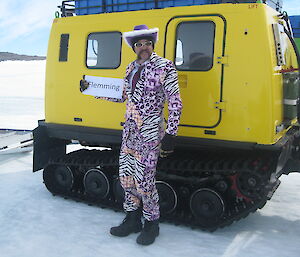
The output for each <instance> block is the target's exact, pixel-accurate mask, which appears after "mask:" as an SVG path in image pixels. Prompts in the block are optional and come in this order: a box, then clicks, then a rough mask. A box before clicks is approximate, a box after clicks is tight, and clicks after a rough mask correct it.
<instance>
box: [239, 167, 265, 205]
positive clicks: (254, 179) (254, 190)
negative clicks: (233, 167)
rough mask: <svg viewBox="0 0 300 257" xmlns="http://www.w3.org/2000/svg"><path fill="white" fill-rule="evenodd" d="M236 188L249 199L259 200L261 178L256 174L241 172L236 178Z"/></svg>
mask: <svg viewBox="0 0 300 257" xmlns="http://www.w3.org/2000/svg"><path fill="white" fill-rule="evenodd" d="M237 186H238V188H239V190H240V191H241V193H242V194H243V195H245V196H247V197H250V198H253V199H255V198H259V197H260V195H261V191H262V178H261V177H260V176H259V175H257V174H256V173H251V172H242V173H240V174H238V176H237Z"/></svg>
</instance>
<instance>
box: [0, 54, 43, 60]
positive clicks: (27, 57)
mask: <svg viewBox="0 0 300 257" xmlns="http://www.w3.org/2000/svg"><path fill="white" fill-rule="evenodd" d="M45 59H46V57H44V56H36V55H34V56H31V55H24V54H14V53H9V52H0V62H2V61H34V60H45Z"/></svg>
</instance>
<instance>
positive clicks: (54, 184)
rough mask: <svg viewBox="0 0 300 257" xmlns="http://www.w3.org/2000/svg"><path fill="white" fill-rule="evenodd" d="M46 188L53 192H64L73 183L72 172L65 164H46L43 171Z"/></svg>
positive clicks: (70, 187) (68, 189)
mask: <svg viewBox="0 0 300 257" xmlns="http://www.w3.org/2000/svg"><path fill="white" fill-rule="evenodd" d="M43 179H44V183H45V185H46V187H47V189H48V190H49V191H50V192H52V193H54V194H66V193H68V192H70V191H71V189H72V187H73V185H74V174H73V172H72V170H71V168H70V167H68V166H65V165H48V166H47V167H46V168H45V169H44V172H43Z"/></svg>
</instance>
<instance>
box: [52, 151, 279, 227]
mask: <svg viewBox="0 0 300 257" xmlns="http://www.w3.org/2000/svg"><path fill="white" fill-rule="evenodd" d="M249 155H251V153H248V152H245V153H241V152H236V153H232V152H231V153H224V152H220V153H215V152H213V153H207V152H204V151H203V152H193V153H191V152H186V151H185V152H177V153H176V154H174V155H173V156H172V157H170V158H164V159H160V160H159V163H158V166H157V180H167V181H175V182H177V183H185V184H188V185H189V186H191V187H192V188H199V187H203V181H208V183H209V185H211V184H212V181H213V182H214V177H217V178H222V179H223V178H227V179H228V177H229V176H234V175H235V174H239V173H242V172H247V173H255V174H256V175H257V174H259V176H261V179H262V180H263V181H264V183H263V186H262V188H261V190H260V195H259V196H258V197H256V199H255V200H251V202H250V203H249V202H247V201H246V202H245V201H242V202H241V203H240V204H236V205H235V204H233V206H231V207H230V208H228V207H227V208H226V211H225V213H224V215H223V216H222V217H221V219H219V220H218V222H215V223H214V224H205V225H203V224H200V223H199V222H198V221H197V219H195V218H194V217H193V215H192V214H191V213H190V212H187V210H186V209H184V210H179V211H177V210H175V211H174V212H173V213H171V214H168V215H165V216H162V217H161V221H164V222H169V223H173V224H175V225H185V226H190V227H191V228H200V229H202V230H207V231H214V230H216V229H218V228H223V227H225V226H229V225H231V224H232V223H233V222H235V221H238V220H240V219H242V218H245V217H246V216H248V215H249V213H251V212H255V211H256V210H257V209H259V208H262V207H263V206H264V205H265V204H266V202H267V201H268V200H269V199H270V195H272V194H273V192H274V191H275V190H276V188H277V187H278V185H279V181H278V182H277V183H274V184H272V185H271V184H269V183H268V182H267V181H268V179H269V177H270V174H271V173H272V171H273V170H274V169H275V168H274V167H275V165H274V163H276V159H275V158H274V157H272V156H270V155H265V156H264V155H261V154H260V153H258V154H255V155H253V153H252V156H251V157H249ZM199 156H201V157H199ZM118 158H119V153H118V151H111V150H104V151H99V150H86V149H81V150H79V151H75V152H71V153H69V154H67V155H64V156H61V157H59V158H56V159H51V160H50V161H49V165H66V166H69V167H71V168H72V169H76V170H79V171H81V172H84V171H87V170H88V169H90V168H95V167H99V168H100V169H103V170H107V171H108V172H111V175H112V177H114V178H116V177H117V176H118V174H117V171H118ZM258 172H260V173H258ZM216 181H217V179H216ZM204 187H206V186H204ZM50 191H51V190H50ZM227 191H228V190H227ZM52 193H53V192H52ZM53 194H56V193H53ZM61 196H63V197H67V198H71V199H74V200H76V201H83V202H86V203H88V204H93V205H98V206H100V207H102V208H110V209H113V210H115V211H122V205H121V204H120V203H116V202H115V201H114V199H113V197H109V198H108V199H105V200H102V201H101V202H100V201H99V200H97V199H90V198H88V197H87V196H86V195H85V194H84V190H82V189H81V190H80V189H79V190H77V191H70V192H68V193H65V194H63V195H61ZM245 198H246V197H245ZM229 200H232V202H234V199H229Z"/></svg>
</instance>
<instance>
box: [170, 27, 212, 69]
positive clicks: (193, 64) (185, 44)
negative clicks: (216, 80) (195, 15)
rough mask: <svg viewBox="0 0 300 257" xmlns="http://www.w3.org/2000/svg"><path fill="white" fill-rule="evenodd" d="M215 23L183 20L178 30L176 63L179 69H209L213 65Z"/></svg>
mask: <svg viewBox="0 0 300 257" xmlns="http://www.w3.org/2000/svg"><path fill="white" fill-rule="evenodd" d="M214 38H215V23H214V22H212V21H193V22H182V23H180V24H179V25H178V26H177V31H176V56H175V65H176V67H177V69H178V70H192V71H193V70H197V71H207V70H209V69H211V67H212V66H213V55H214Z"/></svg>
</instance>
